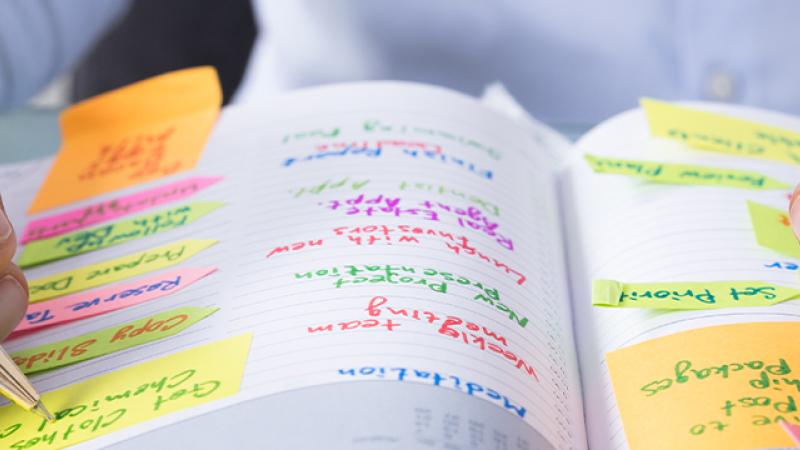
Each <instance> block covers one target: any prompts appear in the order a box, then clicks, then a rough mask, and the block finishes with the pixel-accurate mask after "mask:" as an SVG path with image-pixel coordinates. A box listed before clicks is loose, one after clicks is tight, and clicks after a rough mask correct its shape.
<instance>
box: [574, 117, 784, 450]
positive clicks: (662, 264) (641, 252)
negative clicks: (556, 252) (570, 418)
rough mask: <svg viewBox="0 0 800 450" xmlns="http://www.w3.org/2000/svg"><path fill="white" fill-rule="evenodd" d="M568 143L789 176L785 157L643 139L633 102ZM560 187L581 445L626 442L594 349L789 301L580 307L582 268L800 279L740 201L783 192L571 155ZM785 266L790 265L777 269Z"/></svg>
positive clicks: (639, 274) (600, 274)
mask: <svg viewBox="0 0 800 450" xmlns="http://www.w3.org/2000/svg"><path fill="white" fill-rule="evenodd" d="M707 107H708V106H707ZM736 111H739V110H736ZM740 112H741V113H742V114H744V117H746V118H748V119H750V120H755V121H761V122H765V123H771V124H775V125H777V126H784V127H787V128H793V129H797V128H799V127H800V123H798V121H797V120H792V119H789V118H784V117H781V116H777V115H773V114H767V113H759V112H756V111H752V110H741V111H740ZM729 113H730V112H729ZM577 146H578V150H579V151H580V153H581V154H582V153H592V154H597V155H603V156H611V157H620V158H627V159H638V160H653V161H670V162H683V163H689V164H698V165H708V166H713V167H726V168H732V169H741V170H750V171H757V172H760V173H763V174H765V175H768V176H771V177H773V178H775V179H777V180H780V181H784V182H786V183H787V184H789V185H791V186H794V184H795V183H797V181H799V180H798V178H797V168H796V167H794V166H789V165H782V164H777V163H771V162H764V161H759V160H754V159H749V158H748V159H745V158H742V159H736V158H731V157H726V156H721V155H718V154H714V153H712V152H704V151H700V150H692V149H687V148H683V147H681V146H680V145H679V144H677V143H673V142H668V141H663V140H655V139H652V138H650V137H649V134H648V129H647V124H646V121H645V118H644V115H643V114H641V113H640V112H638V111H632V112H628V113H624V114H622V115H620V116H618V117H616V118H614V119H612V120H610V121H608V122H607V123H605V124H603V125H601V126H600V127H598V128H597V129H595V130H593V131H592V132H590V133H589V134H587V135H586V136H585V137H584V138H583V139H582V140H581V141H580V142H579V143H578V144H577ZM563 187H564V199H565V204H567V206H568V208H567V209H568V211H567V214H566V217H567V221H568V223H569V226H570V235H571V236H572V239H570V240H569V242H568V244H569V260H570V269H571V278H572V288H573V302H574V311H575V319H576V322H575V324H576V330H577V338H578V341H579V354H580V361H581V372H582V380H583V388H584V400H585V404H586V405H587V406H586V408H587V430H588V433H589V441H590V443H591V445H592V446H594V447H597V448H610V449H624V448H627V444H626V442H625V436H624V432H623V429H622V424H621V422H620V418H619V415H618V412H617V410H616V406H615V401H614V394H613V391H612V389H611V385H610V379H609V374H608V370H607V367H606V364H605V361H604V358H603V355H604V354H605V353H606V352H609V351H612V350H615V349H618V348H621V347H625V346H628V345H631V344H634V343H638V342H642V341H645V340H648V339H652V338H655V337H658V336H663V335H666V334H672V333H676V332H679V331H683V330H687V329H693V328H698V327H705V326H710V325H715V324H725V323H735V322H750V321H787V320H800V302H797V301H789V302H785V303H783V304H779V305H775V306H769V307H760V308H732V309H721V310H711V311H688V312H655V311H646V310H622V309H605V308H593V307H592V306H591V289H590V283H591V280H592V279H594V278H608V279H614V280H620V281H625V282H631V283H633V282H648V281H649V282H661V281H664V282H666V281H727V280H760V281H766V282H773V283H776V284H780V285H783V286H787V287H794V288H797V287H800V280H798V275H797V265H796V264H797V263H798V262H799V261H794V260H792V258H787V257H784V256H781V255H780V254H778V253H775V252H773V251H771V250H768V249H764V248H761V247H760V246H759V245H758V244H757V243H756V240H755V235H754V233H753V230H752V226H751V224H750V218H749V216H748V211H747V200H754V201H758V202H761V203H764V204H768V205H771V206H773V207H776V208H781V209H784V208H786V205H787V203H788V201H787V200H788V197H787V195H788V194H789V192H787V191H781V190H772V191H754V190H745V189H733V188H718V187H704V186H667V185H657V184H653V183H646V182H642V181H639V180H637V179H634V178H631V177H624V176H615V175H602V174H596V173H593V172H592V171H591V170H590V169H589V168H588V165H587V164H586V163H585V162H584V161H582V160H581V161H574V162H573V164H572V165H571V168H570V170H569V171H568V173H566V174H565V179H564V183H563ZM776 262H777V263H780V264H777V265H775V263H776ZM778 266H780V267H782V268H778ZM791 267H794V269H792V270H789V269H787V268H791Z"/></svg>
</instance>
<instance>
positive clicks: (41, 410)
mask: <svg viewBox="0 0 800 450" xmlns="http://www.w3.org/2000/svg"><path fill="white" fill-rule="evenodd" d="M31 411H33V412H35V413H36V414H37V415H39V416H40V417H42V418H43V419H45V420H47V421H48V422H55V421H56V418H55V417H53V415H52V414H50V411H48V410H47V408H45V406H44V403H42V402H41V400H40V401H38V402H36V405H35V406H34V407H33V408H32V409H31Z"/></svg>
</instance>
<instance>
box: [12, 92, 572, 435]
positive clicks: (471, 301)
mask: <svg viewBox="0 0 800 450" xmlns="http://www.w3.org/2000/svg"><path fill="white" fill-rule="evenodd" d="M548 134H549V133H548ZM550 151H552V149H550ZM553 167H555V165H554V164H553V160H552V157H551V156H548V150H547V149H545V148H542V145H541V144H540V143H537V142H536V141H535V140H533V139H531V133H530V130H527V131H523V130H521V129H520V128H518V127H516V126H515V125H514V124H513V122H511V121H510V120H509V119H506V118H504V117H502V116H501V115H499V114H497V113H495V112H493V111H490V110H488V109H486V108H484V107H482V106H480V104H479V103H478V102H477V101H475V100H472V99H468V98H466V97H462V96H460V95H455V94H452V93H449V92H446V91H442V90H439V89H433V88H425V87H419V86H416V87H415V86H412V85H407V84H394V83H371V84H362V85H345V86H339V87H332V88H321V89H312V90H308V91H305V92H301V93H296V94H291V95H288V96H285V97H279V98H276V99H274V100H273V101H271V102H269V104H268V105H266V107H262V108H258V109H230V110H227V111H225V112H224V113H223V114H222V117H221V119H220V122H219V123H218V124H217V127H216V129H215V132H214V133H213V135H212V137H211V141H210V143H209V145H208V147H207V149H206V151H205V153H204V155H203V158H202V160H201V163H200V164H199V165H198V168H197V169H196V170H193V171H189V172H186V173H185V175H184V176H186V177H190V176H224V177H225V179H224V180H223V181H220V182H219V183H217V184H215V185H214V186H212V187H210V188H208V189H206V190H204V191H202V192H199V193H197V194H196V195H195V196H193V197H192V200H191V201H222V202H224V203H225V206H223V207H222V208H220V209H219V210H217V211H214V212H213V213H211V214H209V215H208V216H207V217H203V218H202V219H201V220H198V221H197V222H194V223H192V224H190V225H188V226H186V227H182V228H180V229H176V230H172V231H168V232H164V233H162V234H156V235H152V236H148V237H147V238H144V239H138V240H135V241H131V242H128V243H125V244H123V245H119V246H114V247H109V248H106V249H102V250H98V251H95V252H91V253H87V254H83V255H79V256H75V257H73V258H69V259H66V260H62V261H58V262H54V263H51V264H46V265H44V266H41V267H37V268H34V269H32V270H30V271H28V272H27V274H28V276H29V277H32V278H35V277H39V276H47V275H51V274H54V273H58V272H60V271H63V270H66V269H68V268H76V267H80V266H83V265H86V264H91V263H95V262H99V261H103V260H107V259H111V258H115V257H119V256H122V255H126V254H130V253H134V252H136V251H141V250H144V249H147V248H151V247H155V246H158V245H163V244H166V243H169V242H174V241H176V240H179V239H182V238H188V237H190V238H195V239H217V240H219V243H218V244H216V245H214V246H213V247H211V248H209V249H207V250H205V251H203V252H202V253H200V254H198V255H197V256H195V257H193V258H191V259H190V260H188V261H187V262H185V263H184V264H183V266H186V267H206V266H217V267H218V268H219V270H218V271H217V272H216V273H214V274H212V275H210V276H208V277H206V278H204V279H202V280H200V281H198V282H197V283H195V284H193V285H191V286H189V287H187V288H186V289H185V290H183V291H181V292H178V293H176V294H174V295H170V296H167V297H165V298H163V299H159V300H157V301H154V302H148V303H145V304H142V305H137V306H134V307H131V308H128V309H124V310H120V311H116V312H113V313H109V314H107V315H104V316H98V317H95V318H91V319H87V320H84V321H80V322H77V323H73V324H69V325H65V326H61V327H57V328H53V329H50V330H45V331H42V332H41V333H37V334H35V335H32V336H29V337H24V338H20V339H16V340H14V341H13V342H11V343H10V344H9V346H8V349H9V350H10V351H15V350H19V349H23V348H30V347H33V346H36V345H40V344H42V343H46V342H52V341H56V340H59V339H65V338H68V337H71V336H76V335H79V334H82V333H86V332H89V331H92V330H96V329H99V328H103V327H106V326H111V325H114V324H117V323H122V322H124V321H130V320H135V319H137V318H141V317H145V316H147V315H152V314H154V313H157V312H160V311H163V310H167V309H170V308H175V307H177V306H188V305H198V306H211V305H215V306H219V307H220V308H221V309H220V311H218V312H217V313H215V314H214V315H213V316H211V317H209V318H208V319H206V320H204V321H203V322H202V323H200V324H198V325H197V326H196V327H192V329H189V330H187V331H186V332H184V333H181V334H179V335H177V336H175V337H172V338H169V339H165V340H163V341H158V342H154V343H151V344H147V345H143V346H140V347H137V348H131V349H128V350H125V351H123V352H119V353H116V354H112V355H108V356H105V357H101V358H98V359H96V360H93V361H86V362H83V363H80V364H77V365H75V366H71V367H69V368H65V369H62V370H59V371H55V372H53V373H51V374H50V373H48V374H43V375H41V376H39V377H36V378H34V382H35V384H36V385H37V386H38V387H40V388H41V389H44V390H49V389H52V388H56V387H59V386H63V385H66V384H70V383H73V382H76V381H79V380H82V379H86V378H89V377H91V376H94V375H97V374H100V373H104V372H107V371H110V370H114V369H116V368H119V367H121V366H127V365H131V364H134V363H135V362H138V361H141V360H146V359H150V358H153V357H156V356H159V355H162V354H166V353H170V352H173V351H176V350H179V349H182V348H186V347H190V346H194V345H198V344H200V343H203V342H207V341H210V340H213V339H217V338H219V337H222V336H227V335H238V334H241V333H243V332H248V331H249V332H253V333H254V340H253V345H252V350H251V353H250V357H249V360H248V365H247V368H246V372H245V377H244V380H243V384H242V391H241V392H240V394H239V395H237V396H235V397H233V398H232V399H230V400H225V401H223V402H221V403H218V404H214V405H209V406H204V407H201V408H198V409H196V410H192V411H186V412H180V413H176V414H173V415H170V416H168V417H164V418H160V419H158V420H156V421H153V422H151V423H145V424H141V425H138V426H136V427H134V428H131V429H130V430H127V431H122V432H120V433H118V434H116V435H115V436H114V437H109V438H108V439H106V438H104V440H103V442H104V443H108V442H109V439H111V441H113V440H116V439H122V438H124V437H125V436H130V435H133V434H136V433H140V432H143V431H146V430H149V429H154V428H156V427H158V426H161V425H164V424H167V423H171V422H175V421H178V420H181V419H182V418H186V417H190V416H192V415H196V414H199V413H201V412H203V411H207V410H210V409H213V408H218V407H221V406H224V405H229V404H232V403H236V402H239V401H242V400H246V399H250V398H255V397H260V396H264V395H269V394H273V393H278V392H285V391H288V390H294V389H300V388H303V387H308V386H313V385H322V384H332V383H334V384H335V383H345V382H350V381H384V382H387V383H398V382H402V383H415V384H422V385H427V386H434V387H437V388H440V389H447V390H450V391H458V392H460V393H462V394H463V395H465V396H470V397H475V398H478V399H480V400H482V401H481V402H480V403H479V404H480V405H481V406H482V407H485V408H499V409H500V410H501V411H504V412H505V413H506V417H507V418H508V420H522V421H524V423H526V424H528V425H529V428H528V429H529V435H528V437H527V438H526V436H521V437H515V438H514V439H515V442H516V444H515V445H516V447H514V448H519V449H524V448H530V447H531V445H534V444H532V443H535V442H542V441H546V442H549V443H550V445H551V446H552V447H553V448H558V449H570V448H585V445H586V444H585V442H586V441H585V436H584V425H583V413H582V411H583V410H582V406H581V395H580V385H579V377H578V370H577V361H576V354H575V343H574V341H573V333H572V322H571V313H570V305H569V299H568V294H567V287H566V274H565V264H564V258H563V254H562V252H563V250H562V244H561V243H562V236H561V230H560V225H559V212H558V209H557V205H556V197H557V195H556V184H555V176H554V173H553V170H552V168H553ZM179 178H180V177H168V178H165V179H162V180H159V181H158V182H154V183H147V184H145V185H141V186H137V187H136V188H135V189H127V190H125V191H121V192H118V193H114V194H113V195H109V196H104V197H103V198H104V199H108V198H112V197H115V196H119V195H124V194H127V193H130V192H133V191H138V190H144V189H147V188H151V187H153V186H157V185H160V184H166V183H170V182H174V181H176V180H177V179H179ZM23 197H24V196H22V195H21V196H19V197H18V198H15V199H14V201H18V202H21V203H23V204H27V203H26V202H28V201H29V200H30V199H29V198H23ZM95 201H96V200H95ZM87 203H88V202H87ZM80 204H83V203H80ZM80 204H73V205H69V206H68V207H66V208H65V209H67V208H69V209H71V208H74V207H75V206H77V205H80ZM16 225H17V227H21V226H22V223H21V221H17V222H16ZM463 413H464V414H465V415H467V416H468V413H469V412H468V411H464V412H463ZM386 420H387V421H388V420H392V418H391V417H387V418H386ZM86 446H87V447H91V446H92V444H91V442H90V443H87V444H86Z"/></svg>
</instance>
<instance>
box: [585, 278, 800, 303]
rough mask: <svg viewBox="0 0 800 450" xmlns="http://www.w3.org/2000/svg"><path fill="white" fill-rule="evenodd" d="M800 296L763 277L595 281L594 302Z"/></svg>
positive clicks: (745, 300)
mask: <svg viewBox="0 0 800 450" xmlns="http://www.w3.org/2000/svg"><path fill="white" fill-rule="evenodd" d="M798 298H800V290H798V289H792V288H787V287H784V286H778V285H775V284H771V283H765V282H763V281H699V282H698V281H673V282H669V283H620V282H619V281H614V280H593V281H592V305H594V306H604V307H611V308H646V309H671V310H691V309H718V308H732V307H736V306H739V307H745V306H769V305H774V304H776V303H780V302H785V301H787V300H795V299H798Z"/></svg>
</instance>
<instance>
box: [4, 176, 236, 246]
mask: <svg viewBox="0 0 800 450" xmlns="http://www.w3.org/2000/svg"><path fill="white" fill-rule="evenodd" d="M221 179H222V177H195V178H188V179H186V180H181V181H176V182H174V183H170V184H167V185H165V186H159V187H156V188H153V189H148V190H146V191H142V192H138V193H136V194H131V195H127V196H125V197H120V198H115V199H111V200H107V201H104V202H100V203H95V204H94V205H89V206H85V207H82V208H77V209H73V210H70V211H67V212H64V213H60V214H56V215H53V216H48V217H43V218H41V219H37V220H34V221H31V222H30V223H28V226H26V227H25V230H23V232H22V238H21V239H20V242H21V243H23V244H24V243H26V242H30V241H35V240H38V239H44V238H48V237H52V236H58V235H61V234H64V233H68V232H70V231H75V230H78V229H81V228H86V227H88V226H91V225H96V224H98V223H103V222H108V221H109V220H114V219H117V218H119V217H123V216H127V215H129V214H133V213H135V212H139V211H142V210H145V209H148V208H153V207H155V206H160V205H163V204H166V203H170V202H174V201H177V200H180V199H183V198H186V197H188V196H190V195H192V194H194V193H195V192H197V191H200V190H202V189H205V188H207V187H209V186H211V185H212V184H214V183H216V182H217V181H219V180H221Z"/></svg>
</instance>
